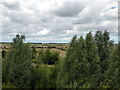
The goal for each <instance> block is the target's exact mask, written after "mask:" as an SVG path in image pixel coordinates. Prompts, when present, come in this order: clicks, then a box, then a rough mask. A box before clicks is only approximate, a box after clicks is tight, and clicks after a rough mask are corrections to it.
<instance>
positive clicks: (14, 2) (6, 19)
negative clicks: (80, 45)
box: [1, 0, 118, 42]
mask: <svg viewBox="0 0 120 90" xmlns="http://www.w3.org/2000/svg"><path fill="white" fill-rule="evenodd" d="M1 10H2V14H1V18H2V38H3V39H2V41H11V40H12V38H13V37H14V36H15V34H25V35H26V41H29V42H69V40H70V38H72V36H74V34H77V35H78V36H81V35H83V36H84V35H85V34H86V33H87V32H89V31H92V32H93V33H94V32H95V31H96V30H104V29H107V30H108V31H110V33H111V34H110V35H111V38H113V39H114V37H115V36H116V37H117V33H118V29H117V27H118V23H117V19H118V18H117V17H118V14H117V13H118V6H117V2H115V1H113V0H107V2H105V1H103V0H101V1H100V0H94V2H88V1H87V0H86V1H84V2H83V1H78V0H75V2H74V1H68V0H67V1H65V0H61V1H58V0H20V1H18V0H4V1H2V3H1ZM115 40H116V39H115Z"/></svg>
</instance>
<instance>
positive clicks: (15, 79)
mask: <svg viewBox="0 0 120 90" xmlns="http://www.w3.org/2000/svg"><path fill="white" fill-rule="evenodd" d="M23 37H24V38H25V36H23V35H21V36H20V35H16V37H15V38H13V43H12V47H11V50H10V52H9V54H8V57H7V59H6V60H5V62H4V64H3V67H4V68H5V72H4V73H6V74H7V82H10V83H12V84H13V85H15V86H16V87H29V85H30V75H31V67H32V66H31V65H32V53H31V48H30V47H29V45H28V44H25V43H24V42H23V39H24V38H23Z"/></svg>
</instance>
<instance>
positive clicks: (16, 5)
mask: <svg viewBox="0 0 120 90" xmlns="http://www.w3.org/2000/svg"><path fill="white" fill-rule="evenodd" d="M2 4H3V5H4V6H5V7H7V8H8V9H11V10H20V5H19V2H13V3H7V2H4V1H3V2H2Z"/></svg>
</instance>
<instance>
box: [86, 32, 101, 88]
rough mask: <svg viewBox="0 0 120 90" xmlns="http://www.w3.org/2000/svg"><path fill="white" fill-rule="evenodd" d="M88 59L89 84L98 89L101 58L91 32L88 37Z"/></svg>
mask: <svg viewBox="0 0 120 90" xmlns="http://www.w3.org/2000/svg"><path fill="white" fill-rule="evenodd" d="M86 52H87V54H86V59H87V61H88V74H87V78H88V83H89V84H90V87H91V88H93V87H97V86H96V84H97V79H98V78H97V75H98V73H99V65H98V62H99V56H98V52H97V46H96V44H95V40H94V38H93V36H92V33H91V32H89V33H88V34H87V35H86Z"/></svg>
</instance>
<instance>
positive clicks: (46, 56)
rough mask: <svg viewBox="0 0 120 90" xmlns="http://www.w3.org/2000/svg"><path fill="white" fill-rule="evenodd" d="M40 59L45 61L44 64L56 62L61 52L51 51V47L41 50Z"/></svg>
mask: <svg viewBox="0 0 120 90" xmlns="http://www.w3.org/2000/svg"><path fill="white" fill-rule="evenodd" d="M39 59H40V60H41V61H42V62H43V63H44V64H49V65H52V64H55V63H56V62H57V61H58V60H59V53H58V52H55V51H53V52H51V51H50V49H46V50H44V51H43V50H41V51H40V52H39Z"/></svg>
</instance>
